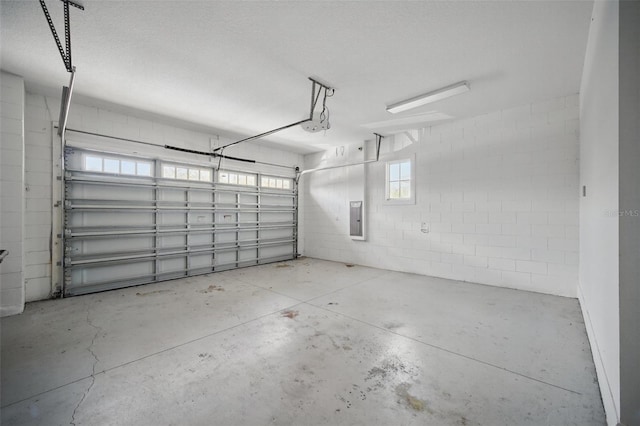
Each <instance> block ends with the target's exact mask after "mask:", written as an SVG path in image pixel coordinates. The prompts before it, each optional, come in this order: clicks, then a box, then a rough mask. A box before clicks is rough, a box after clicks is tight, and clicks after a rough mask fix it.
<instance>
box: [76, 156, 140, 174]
mask: <svg viewBox="0 0 640 426" xmlns="http://www.w3.org/2000/svg"><path fill="white" fill-rule="evenodd" d="M83 167H84V170H86V171H88V172H97V173H109V174H114V175H130V176H152V172H151V170H152V167H151V162H149V161H140V160H134V159H125V158H113V157H103V156H100V155H95V154H87V155H85V156H84V161H83Z"/></svg>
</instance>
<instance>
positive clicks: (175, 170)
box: [162, 163, 211, 182]
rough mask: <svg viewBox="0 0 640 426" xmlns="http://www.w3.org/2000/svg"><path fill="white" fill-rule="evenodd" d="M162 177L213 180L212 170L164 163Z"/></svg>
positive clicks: (201, 180) (202, 180)
mask: <svg viewBox="0 0 640 426" xmlns="http://www.w3.org/2000/svg"><path fill="white" fill-rule="evenodd" d="M162 177H163V178H167V179H180V180H196V181H200V182H211V170H209V169H201V168H197V167H187V166H181V165H177V164H164V163H163V164H162Z"/></svg>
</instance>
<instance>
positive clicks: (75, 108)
mask: <svg viewBox="0 0 640 426" xmlns="http://www.w3.org/2000/svg"><path fill="white" fill-rule="evenodd" d="M59 108H60V99H58V98H53V97H47V96H45V95H41V94H36V93H27V95H26V110H25V127H26V160H25V170H26V180H25V184H26V198H27V200H26V202H27V211H26V215H25V226H26V234H25V239H24V247H25V289H26V300H27V301H34V300H41V299H46V298H48V297H50V295H51V294H52V268H51V258H52V256H51V248H50V244H51V243H50V241H51V238H52V209H53V208H52V206H53V205H54V204H55V202H56V201H57V200H55V199H53V198H52V182H54V183H55V181H54V180H53V179H52V172H53V170H52V167H53V166H52V165H53V164H55V160H56V159H55V158H53V157H52V144H53V143H56V144H59V143H60V140H59V138H58V137H57V136H52V135H53V134H54V133H52V132H53V130H52V122H56V123H57V120H58V115H59ZM119 111H125V109H124V108H123V109H122V110H120V109H118V106H113V107H111V108H108V107H100V108H98V107H93V106H87V105H82V104H78V103H73V104H72V106H71V109H70V115H69V122H68V127H69V128H72V129H77V130H82V131H87V132H94V133H101V134H106V135H110V136H115V137H121V138H130V139H135V140H142V141H145V142H149V143H152V144H155V145H158V147H157V148H156V147H150V146H145V145H136V144H131V143H128V142H123V141H113V140H107V139H104V138H96V137H90V136H83V135H80V134H77V133H73V132H69V133H68V134H67V139H68V140H69V141H70V143H72V144H73V143H81V144H83V145H85V146H88V147H93V148H95V149H104V150H107V151H114V152H122V153H133V152H136V153H138V154H139V155H151V156H157V157H159V158H170V159H174V160H175V161H185V162H195V163H206V164H208V165H211V164H214V165H217V160H211V161H210V160H209V159H208V158H206V157H203V156H200V155H195V154H187V153H181V152H178V151H168V150H166V149H164V148H161V146H164V145H165V144H168V145H175V146H179V147H182V148H187V149H194V150H200V151H209V150H210V149H211V147H212V146H214V147H215V146H219V145H221V144H225V143H228V142H230V140H225V139H221V138H219V137H218V136H217V135H216V134H215V133H214V132H213V131H212V132H211V133H205V132H203V131H196V130H192V129H190V128H189V127H190V125H189V124H188V123H186V122H185V123H184V125H183V126H180V125H179V123H178V124H176V121H177V120H170V121H169V120H168V119H167V120H166V121H163V120H161V119H158V120H150V119H142V118H140V117H138V116H137V115H135V113H133V112H130V111H128V110H127V112H119ZM169 123H170V124H169ZM200 127H201V126H200ZM224 154H225V155H230V156H237V157H242V158H251V159H256V160H259V161H263V162H271V163H277V164H286V165H290V166H295V165H302V162H303V159H302V156H301V155H299V154H295V153H290V152H285V151H281V150H277V149H273V148H268V147H265V146H262V145H260V144H259V143H256V144H252V143H244V144H239V145H237V146H234V147H231V148H229V149H226V150H225V151H224ZM222 168H229V169H239V170H259V171H261V172H263V173H273V174H279V175H281V174H288V175H290V176H293V173H294V172H293V168H290V169H289V170H286V169H282V168H274V167H270V166H265V165H251V164H248V163H239V162H233V161H228V160H224V161H223V163H222ZM54 241H55V239H54ZM53 284H54V285H55V283H53Z"/></svg>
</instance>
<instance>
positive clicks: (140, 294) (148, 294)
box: [136, 290, 173, 296]
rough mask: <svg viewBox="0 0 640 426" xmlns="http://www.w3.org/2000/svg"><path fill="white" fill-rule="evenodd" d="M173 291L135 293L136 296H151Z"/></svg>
mask: <svg viewBox="0 0 640 426" xmlns="http://www.w3.org/2000/svg"><path fill="white" fill-rule="evenodd" d="M171 291H173V290H154V291H148V292H146V293H136V296H151V295H152V294H160V293H169V292H171Z"/></svg>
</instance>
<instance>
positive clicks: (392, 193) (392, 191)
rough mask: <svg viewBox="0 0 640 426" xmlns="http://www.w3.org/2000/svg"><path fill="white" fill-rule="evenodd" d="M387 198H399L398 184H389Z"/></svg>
mask: <svg viewBox="0 0 640 426" xmlns="http://www.w3.org/2000/svg"><path fill="white" fill-rule="evenodd" d="M389 198H392V199H393V198H400V182H390V183H389Z"/></svg>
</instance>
